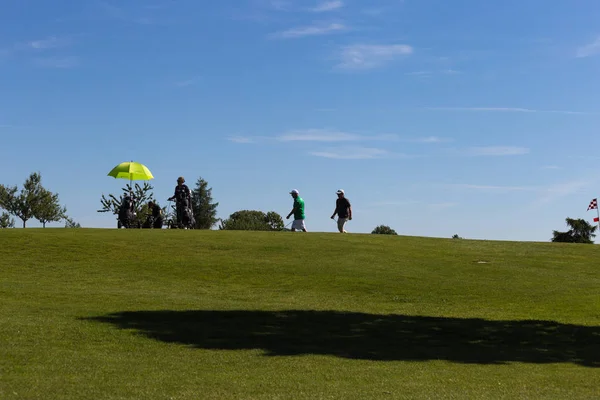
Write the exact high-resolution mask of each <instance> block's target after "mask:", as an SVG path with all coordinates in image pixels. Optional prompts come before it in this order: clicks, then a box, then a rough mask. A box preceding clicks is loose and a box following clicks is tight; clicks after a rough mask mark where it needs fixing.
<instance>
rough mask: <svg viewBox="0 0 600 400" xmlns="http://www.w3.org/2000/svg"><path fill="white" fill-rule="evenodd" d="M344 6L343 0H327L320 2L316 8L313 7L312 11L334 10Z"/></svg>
mask: <svg viewBox="0 0 600 400" xmlns="http://www.w3.org/2000/svg"><path fill="white" fill-rule="evenodd" d="M342 7H344V2H343V1H341V0H333V1H325V2H323V3H320V4H319V5H317V6H316V7H314V8H311V11H312V12H326V11H334V10H338V9H340V8H342Z"/></svg>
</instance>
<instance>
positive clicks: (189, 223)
mask: <svg viewBox="0 0 600 400" xmlns="http://www.w3.org/2000/svg"><path fill="white" fill-rule="evenodd" d="M176 200H177V204H176V209H177V227H178V228H181V229H194V227H195V226H196V219H195V218H194V210H192V205H191V204H190V199H189V198H188V197H187V195H186V194H185V193H181V194H180V196H179V197H178V198H177V199H176Z"/></svg>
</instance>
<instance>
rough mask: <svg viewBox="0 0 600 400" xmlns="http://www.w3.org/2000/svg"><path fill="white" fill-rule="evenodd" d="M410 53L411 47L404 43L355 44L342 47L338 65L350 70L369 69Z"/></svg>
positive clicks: (411, 51)
mask: <svg viewBox="0 0 600 400" xmlns="http://www.w3.org/2000/svg"><path fill="white" fill-rule="evenodd" d="M412 53H413V48H412V47H411V46H408V45H405V44H392V45H367V44H355V45H351V46H345V47H343V48H342V50H341V53H340V63H339V64H338V67H339V68H342V69H352V70H357V69H371V68H376V67H380V66H382V65H384V64H385V63H387V62H390V61H393V60H394V59H396V58H399V57H402V56H408V55H410V54H412Z"/></svg>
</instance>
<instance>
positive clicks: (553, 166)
mask: <svg viewBox="0 0 600 400" xmlns="http://www.w3.org/2000/svg"><path fill="white" fill-rule="evenodd" d="M542 169H553V170H556V169H561V168H560V167H559V166H558V165H544V166H543V167H542Z"/></svg>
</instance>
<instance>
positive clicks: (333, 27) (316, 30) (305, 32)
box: [271, 23, 346, 39]
mask: <svg viewBox="0 0 600 400" xmlns="http://www.w3.org/2000/svg"><path fill="white" fill-rule="evenodd" d="M345 29H346V26H345V25H344V24H338V23H331V24H329V25H311V26H302V27H297V28H291V29H288V30H286V31H282V32H276V33H274V34H272V35H271V37H276V38H281V39H295V38H302V37H306V36H321V35H328V34H332V33H336V32H340V31H343V30H345Z"/></svg>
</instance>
